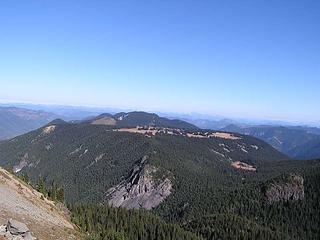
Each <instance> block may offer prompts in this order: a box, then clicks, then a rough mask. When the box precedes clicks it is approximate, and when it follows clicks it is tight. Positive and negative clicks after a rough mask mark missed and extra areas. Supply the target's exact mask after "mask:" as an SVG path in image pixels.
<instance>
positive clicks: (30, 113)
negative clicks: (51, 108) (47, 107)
mask: <svg viewBox="0 0 320 240" xmlns="http://www.w3.org/2000/svg"><path fill="white" fill-rule="evenodd" d="M55 118H57V116H56V115H54V114H51V113H47V112H43V111H35V110H29V109H25V108H16V107H0V140H3V139H8V138H12V137H14V136H17V135H20V134H23V133H26V132H29V131H31V130H33V129H36V128H39V127H41V126H43V125H45V124H47V123H48V122H50V121H52V120H53V119H55Z"/></svg>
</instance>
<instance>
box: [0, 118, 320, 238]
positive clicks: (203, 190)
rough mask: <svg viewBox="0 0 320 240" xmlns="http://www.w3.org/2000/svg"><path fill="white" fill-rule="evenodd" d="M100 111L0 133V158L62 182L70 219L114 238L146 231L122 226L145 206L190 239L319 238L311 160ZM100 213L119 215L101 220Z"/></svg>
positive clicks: (231, 137) (245, 140) (247, 141)
mask: <svg viewBox="0 0 320 240" xmlns="http://www.w3.org/2000/svg"><path fill="white" fill-rule="evenodd" d="M110 117H111V118H113V119H114V118H116V117H114V116H110V115H103V116H100V117H99V118H97V119H92V120H90V121H89V122H82V123H77V124H71V123H65V122H63V121H54V122H52V123H49V124H48V125H46V126H45V127H43V128H40V129H38V130H35V131H32V132H30V133H28V134H25V135H22V136H18V137H16V138H14V139H12V140H9V141H5V142H2V143H0V164H1V165H2V166H4V167H6V168H7V169H11V170H13V171H14V172H16V173H17V174H19V175H24V174H27V175H28V176H29V177H30V178H31V181H33V182H36V181H37V180H38V179H39V177H40V178H42V179H44V180H45V181H46V183H48V184H50V183H51V182H52V181H54V182H55V183H58V184H60V185H63V186H64V189H65V194H66V201H67V202H68V203H70V204H71V206H72V207H71V209H73V214H74V215H73V216H74V221H76V222H77V224H79V225H80V226H82V227H83V228H84V229H85V230H86V231H88V232H92V233H95V234H97V237H96V238H95V239H103V236H106V234H109V233H110V231H111V230H112V231H115V235H117V236H118V237H119V238H114V239H134V238H133V237H131V238H130V236H141V238H140V239H150V236H151V235H148V234H147V233H146V232H143V231H142V230H141V231H142V232H141V235H139V233H134V234H138V235H131V234H132V232H131V231H133V229H136V228H138V229H139V227H137V226H140V225H139V224H140V223H139V220H138V219H139V218H140V219H148V218H152V219H153V216H154V215H157V216H159V217H160V220H159V221H165V222H166V223H168V224H176V225H174V226H172V229H176V230H172V231H173V232H177V231H188V232H189V233H190V232H193V234H194V235H192V234H191V233H190V234H191V235H189V237H190V239H193V238H194V237H197V238H199V239H201V238H204V239H217V238H218V239H219V238H222V239H225V238H233V237H234V236H241V238H242V239H253V238H260V239H279V238H283V239H297V238H304V239H312V238H313V239H314V238H317V237H319V230H318V228H317V226H319V216H320V214H319V210H320V207H319V189H318V186H317V184H316V183H317V182H318V180H319V173H320V171H319V170H320V162H319V161H306V162H305V161H304V162H300V161H294V160H291V159H290V158H289V157H287V156H286V155H283V154H282V153H280V152H278V151H277V150H275V149H274V148H272V147H271V146H270V145H268V144H266V143H265V142H263V141H261V140H258V139H257V138H254V137H251V136H246V135H241V134H232V133H227V132H216V131H209V132H208V131H200V130H195V129H193V130H191V129H190V128H186V129H182V128H174V127H173V126H168V125H167V124H164V125H163V126H159V124H149V125H152V127H133V125H134V124H135V123H136V122H130V124H127V123H126V124H124V125H123V126H121V125H119V124H118V123H116V124H109V123H110V119H109V118H110ZM121 117H124V115H121V116H118V118H116V119H118V120H116V122H117V121H120V122H121V121H122V120H119V118H121ZM127 117H128V116H127ZM102 118H103V121H102V122H101V121H99V122H95V121H97V120H101V119H102ZM107 118H108V119H107ZM105 122H107V123H108V124H101V123H105ZM111 122H112V123H114V121H112V120H111ZM145 122H146V123H150V119H148V120H146V121H145ZM139 125H142V124H141V121H140V122H139ZM130 126H132V127H130ZM279 179H280V180H279ZM80 203H81V205H78V204H80ZM101 203H103V204H104V205H109V207H106V206H102V205H100V204H101ZM90 204H91V205H90ZM92 204H93V205H92ZM112 206H116V207H118V206H120V207H123V208H127V209H128V208H129V209H131V208H138V209H139V208H146V209H151V212H148V213H147V214H153V216H147V215H145V213H140V211H141V210H130V211H133V212H132V213H130V214H129V213H127V212H126V211H127V210H121V211H120V210H119V211H118V210H115V209H116V208H112ZM101 212H106V213H107V214H110V218H112V219H119V218H120V219H122V220H121V221H120V222H118V223H107V222H105V220H103V219H104V218H103V217H102V215H101V217H98V216H99V214H100V213H101ZM139 214H141V215H140V216H141V217H139ZM130 219H131V220H132V221H131V220H130ZM133 219H135V220H133ZM115 221H118V220H115ZM150 221H153V222H154V221H158V220H156V219H153V220H150ZM301 221H303V222H304V223H305V224H303V225H302V224H300V222H301ZM130 222H131V223H133V222H134V223H137V224H138V225H134V226H136V227H133V225H131V224H130ZM142 222H143V221H142ZM142 222H141V224H142ZM93 223H94V224H93ZM159 224H160V223H159ZM93 225H97V226H99V227H98V228H94V227H93ZM177 225H179V227H178V228H177ZM163 226H164V225H163ZM148 227H149V226H148ZM169 228H171V227H170V226H166V227H164V228H163V229H162V230H159V229H158V230H157V229H155V228H150V232H149V233H150V234H152V236H153V235H155V236H158V237H154V238H151V239H165V238H161V237H159V236H160V235H161V234H156V232H157V231H161V232H162V231H163V232H165V231H167V230H168V229H169ZM130 229H131V230H130ZM141 229H143V228H141ZM179 229H180V230H179ZM138 232H139V230H138ZM189 233H187V232H186V233H184V232H182V233H181V234H187V235H188V234H189ZM181 236H182V235H181ZM121 237H124V238H121ZM111 239H112V238H111ZM167 239H175V238H167ZM176 239H177V238H176ZM194 239H195V238H194Z"/></svg>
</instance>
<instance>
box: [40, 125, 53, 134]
mask: <svg viewBox="0 0 320 240" xmlns="http://www.w3.org/2000/svg"><path fill="white" fill-rule="evenodd" d="M55 129H56V126H55V125H51V126H47V127H45V128H44V129H43V130H42V133H43V134H49V133H52V132H53V131H54V130H55Z"/></svg>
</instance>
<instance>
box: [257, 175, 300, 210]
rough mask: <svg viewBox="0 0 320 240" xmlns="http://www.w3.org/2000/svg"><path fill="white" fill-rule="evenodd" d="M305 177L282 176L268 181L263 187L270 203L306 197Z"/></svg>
mask: <svg viewBox="0 0 320 240" xmlns="http://www.w3.org/2000/svg"><path fill="white" fill-rule="evenodd" d="M303 182H304V179H303V177H301V176H299V175H294V174H291V175H288V176H282V177H281V178H278V179H274V180H272V181H270V182H268V183H267V184H266V185H265V186H264V187H263V193H264V196H265V198H266V200H267V202H268V203H269V204H272V203H274V202H279V201H297V200H303V199H304V185H303Z"/></svg>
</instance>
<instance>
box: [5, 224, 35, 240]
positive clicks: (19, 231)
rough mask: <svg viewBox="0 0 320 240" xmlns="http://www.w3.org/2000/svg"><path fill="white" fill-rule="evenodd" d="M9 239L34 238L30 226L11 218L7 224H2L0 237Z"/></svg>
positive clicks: (28, 239)
mask: <svg viewBox="0 0 320 240" xmlns="http://www.w3.org/2000/svg"><path fill="white" fill-rule="evenodd" d="M1 236H2V237H5V239H8V240H34V239H35V238H33V237H32V235H31V233H30V231H29V229H28V227H27V226H26V225H25V224H24V223H21V222H18V221H16V220H13V219H10V220H8V222H7V224H6V225H3V226H0V237H1Z"/></svg>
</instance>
